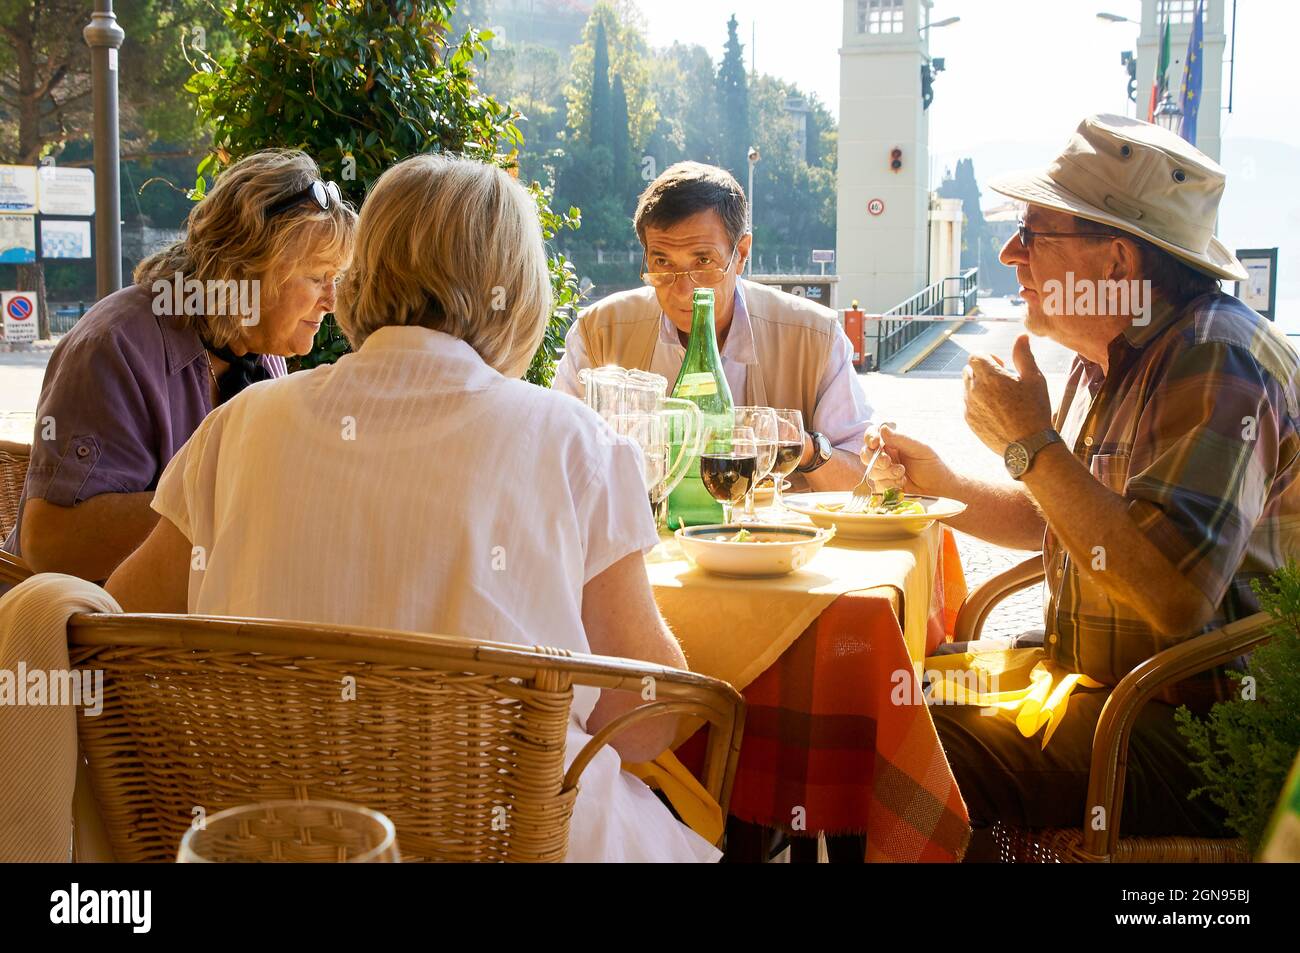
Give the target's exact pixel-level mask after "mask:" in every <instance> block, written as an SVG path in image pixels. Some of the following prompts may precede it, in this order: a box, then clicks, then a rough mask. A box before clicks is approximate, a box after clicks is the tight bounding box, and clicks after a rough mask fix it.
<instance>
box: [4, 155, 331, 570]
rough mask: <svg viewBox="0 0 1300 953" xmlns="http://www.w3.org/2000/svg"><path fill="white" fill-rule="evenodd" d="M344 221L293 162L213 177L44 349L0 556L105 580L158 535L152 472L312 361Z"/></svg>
mask: <svg viewBox="0 0 1300 953" xmlns="http://www.w3.org/2000/svg"><path fill="white" fill-rule="evenodd" d="M355 225H356V214H355V213H354V212H353V211H352V209H351V208H349V207H348V206H347V205H346V203H344V202H343V201H342V199H341V196H340V195H339V191H338V187H337V186H336V185H334V183H332V182H329V183H325V182H322V181H321V180H320V170H319V169H318V168H317V166H316V163H315V162H314V161H312V159H311V158H309V157H308V156H307V155H305V154H304V153H302V152H297V151H288V150H268V151H265V152H258V153H255V154H253V155H250V156H248V157H246V158H244V159H241V160H240V161H239V162H237V163H235V164H234V165H232V166H231V167H230V168H229V169H227V170H226V171H225V172H223V173H222V174H221V175H220V176H219V177H218V179H217V181H216V184H215V185H214V186H213V188H212V191H210V192H209V193H208V194H207V195H206V196H205V197H204V198H203V199H202V201H200V202H199V203H198V204H197V205H195V207H194V208H193V210H192V211H191V212H190V214H189V219H188V222H187V227H186V231H185V235H184V237H182V238H181V239H180V240H179V241H177V242H175V243H174V244H172V245H170V246H168V247H167V248H164V249H162V250H161V251H159V252H157V253H155V254H154V255H152V256H150V257H149V258H147V259H145V260H144V261H142V262H141V263H140V264H139V265H138V266H137V267H136V269H135V274H134V282H133V283H132V284H131V285H130V286H128V287H126V288H123V289H121V290H120V291H116V292H114V293H113V294H111V295H108V296H107V297H105V298H103V299H101V300H100V301H99V302H97V303H96V304H95V306H94V307H93V308H91V309H90V310H89V311H88V312H86V314H85V316H84V317H83V318H82V319H81V320H80V321H78V322H77V324H76V326H75V327H74V328H73V330H72V331H70V332H69V333H68V334H67V335H65V336H64V337H63V339H62V340H61V341H60V342H59V345H58V347H56V348H55V349H54V353H53V355H52V356H51V357H50V363H49V366H48V367H47V368H46V372H45V380H44V384H43V385H42V388H41V397H40V401H39V404H38V405H37V412H36V421H37V423H36V428H35V433H34V435H33V440H32V458H31V465H30V467H29V469H28V474H27V484H26V486H25V488H24V491H23V499H22V501H21V502H20V504H19V513H18V521H17V524H16V525H15V527H14V529H13V532H12V533H11V534H10V535H9V538H8V539H7V540H6V541H5V543H4V546H3V548H4V550H5V551H6V552H9V553H12V554H15V555H20V556H21V557H22V558H23V559H24V560H25V561H26V562H27V563H28V564H29V565H30V566H31V567H32V568H33V569H34V570H36V571H38V572H64V573H68V574H71V575H76V576H80V577H82V578H84V579H90V580H102V579H106V578H108V576H109V574H110V573H111V572H112V571H113V569H114V567H116V566H117V564H118V563H119V562H121V561H122V559H124V558H125V557H126V556H127V555H128V554H129V553H130V552H131V551H132V550H133V549H135V547H136V546H138V545H139V544H140V542H141V541H142V540H143V539H144V538H145V537H146V536H147V535H148V534H149V531H150V530H151V529H152V528H153V525H154V523H155V522H156V521H157V518H158V516H157V514H156V513H155V512H154V511H153V510H152V509H150V506H149V504H150V502H151V501H152V499H153V491H154V489H155V487H156V486H157V483H158V477H159V476H160V475H161V474H162V471H163V469H164V468H165V467H166V466H167V463H168V462H169V461H170V460H171V458H172V456H173V455H174V454H175V452H176V451H177V450H179V449H180V447H181V446H182V445H183V444H184V443H185V441H187V440H188V439H189V437H190V435H191V434H192V433H193V432H194V430H195V428H197V427H198V425H199V423H200V422H202V420H203V418H204V417H206V416H207V415H208V413H209V412H210V411H211V410H212V409H213V408H214V407H216V406H218V405H220V404H222V403H224V402H225V401H227V400H229V399H230V398H231V397H233V396H234V395H235V394H238V393H239V392H240V391H241V390H243V389H244V388H246V387H248V386H249V385H250V384H253V383H256V382H258V381H261V380H268V379H271V378H275V377H283V376H284V374H285V361H284V359H285V358H286V357H289V356H291V355H301V354H306V353H308V352H309V351H310V350H311V347H312V341H313V340H314V338H315V335H316V329H317V328H318V327H320V323H321V321H322V320H323V319H324V317H325V315H326V314H328V313H329V312H331V311H332V310H333V309H334V289H335V284H336V281H337V279H338V277H339V275H340V273H341V272H342V271H343V270H344V268H345V267H346V265H347V263H348V260H349V258H350V256H351V251H352V238H353V231H354V229H355Z"/></svg>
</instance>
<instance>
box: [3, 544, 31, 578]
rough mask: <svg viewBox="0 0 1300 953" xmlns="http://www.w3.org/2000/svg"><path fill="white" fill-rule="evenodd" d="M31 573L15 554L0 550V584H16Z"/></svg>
mask: <svg viewBox="0 0 1300 953" xmlns="http://www.w3.org/2000/svg"><path fill="white" fill-rule="evenodd" d="M31 574H32V571H31V569H30V568H29V567H28V565H27V564H26V563H25V562H23V561H22V560H21V559H19V558H18V557H17V556H11V555H10V554H9V553H6V552H3V551H0V585H5V586H16V585H18V583H20V582H22V581H23V580H24V579H26V578H27V577H28V576H30V575H31Z"/></svg>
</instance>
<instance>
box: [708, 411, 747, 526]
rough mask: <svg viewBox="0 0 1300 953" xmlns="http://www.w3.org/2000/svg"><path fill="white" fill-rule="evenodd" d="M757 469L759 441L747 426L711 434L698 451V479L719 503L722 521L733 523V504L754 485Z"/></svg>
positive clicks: (743, 496) (741, 498) (724, 429)
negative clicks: (699, 452) (702, 448)
mask: <svg viewBox="0 0 1300 953" xmlns="http://www.w3.org/2000/svg"><path fill="white" fill-rule="evenodd" d="M757 472H758V441H757V440H756V439H755V438H754V431H753V430H752V429H750V428H749V427H730V428H723V429H722V430H721V431H719V432H717V433H715V434H712V435H711V436H710V438H709V439H708V440H707V441H706V442H705V445H704V450H703V452H702V453H701V454H700V480H701V482H703V484H704V488H705V489H706V490H708V491H709V495H710V496H711V497H713V498H714V499H715V500H717V501H718V502H719V503H721V504H722V521H723V522H724V523H731V522H732V511H733V510H734V508H735V505H736V504H737V503H739V502H740V501H741V500H743V499H744V498H745V495H746V494H747V493H749V491H750V490H751V489H752V488H753V486H754V483H755V474H756V473H757Z"/></svg>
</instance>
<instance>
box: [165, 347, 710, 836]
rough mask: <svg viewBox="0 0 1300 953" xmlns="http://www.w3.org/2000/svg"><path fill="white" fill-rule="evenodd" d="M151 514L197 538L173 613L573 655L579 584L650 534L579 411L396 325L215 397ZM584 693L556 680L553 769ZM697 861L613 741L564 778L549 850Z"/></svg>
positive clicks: (590, 420)
mask: <svg viewBox="0 0 1300 953" xmlns="http://www.w3.org/2000/svg"><path fill="white" fill-rule="evenodd" d="M153 507H154V509H155V510H157V511H158V512H159V513H160V514H162V515H163V516H165V517H166V518H167V519H169V520H171V522H173V523H174V524H175V525H176V527H177V528H178V529H179V530H180V531H181V533H183V534H184V535H185V537H186V538H187V539H189V540H190V542H191V543H192V544H193V545H194V546H199V547H203V553H204V555H205V559H206V566H205V567H204V568H202V569H194V568H193V566H192V568H191V572H190V579H189V611H190V612H193V613H200V614H213V615H237V616H252V617H262V618H281V619H293V620H300V621H311V622H322V623H327V624H335V625H355V626H371V627H379V628H391V629H400V630H404V631H410V632H437V633H449V634H455V635H464V636H469V637H474V638H482V639H490V640H493V641H497V642H510V643H515V644H521V645H551V646H557V647H560V648H565V649H569V650H571V651H574V652H590V651H591V649H590V646H589V645H588V643H587V636H586V632H585V631H584V629H583V625H582V590H583V587H584V586H585V585H586V583H587V582H589V581H590V580H591V579H592V578H594V577H595V576H597V575H599V574H600V573H601V572H603V571H604V570H605V569H607V568H609V567H610V566H611V565H613V564H614V563H616V562H618V561H619V560H620V559H623V558H624V557H626V556H628V555H629V554H631V553H636V552H641V553H644V552H648V551H649V550H650V549H651V548H653V547H654V545H655V544H656V543H657V542H658V535H657V534H656V532H655V527H654V523H653V520H652V519H651V517H650V513H649V507H648V505H647V502H646V494H645V487H644V483H643V478H642V471H641V459H640V451H639V449H638V448H637V447H636V446H635V445H633V444H632V443H630V442H628V441H626V440H625V439H623V438H620V437H617V436H616V435H614V434H613V433H612V432H611V431H610V430H609V429H608V428H607V427H606V426H605V424H604V423H603V422H602V421H601V420H600V418H599V417H598V416H597V415H596V414H595V413H594V412H592V411H591V410H589V409H588V408H587V407H586V406H585V405H584V404H583V403H582V402H580V401H578V400H575V399H574V398H572V397H568V396H566V395H563V394H557V393H553V392H550V391H547V390H543V389H542V388H539V387H535V386H533V385H531V384H528V383H526V382H523V381H519V380H511V379H508V378H506V377H504V376H502V375H501V374H499V373H497V372H496V371H495V370H493V369H492V368H491V367H489V366H488V365H487V364H486V363H484V361H483V360H482V358H480V357H479V355H478V354H477V352H475V351H474V349H473V348H472V347H470V346H469V345H468V344H466V343H465V342H464V341H461V340H459V339H458V338H454V337H451V336H449V335H446V334H441V333H439V332H437V331H431V330H428V329H425V328H416V327H385V328H381V329H380V330H378V331H376V332H375V333H373V334H372V335H371V336H370V337H369V338H368V339H367V340H366V342H365V344H364V345H363V346H362V348H361V349H360V350H359V351H358V352H357V353H355V354H349V355H347V356H345V357H344V358H343V359H342V360H340V361H339V362H338V363H337V364H335V365H333V366H329V367H321V368H318V369H316V370H313V371H310V372H306V373H300V374H295V375H292V376H291V377H288V378H285V379H282V380H278V381H267V382H264V383H261V384H257V385H254V386H253V387H250V388H249V389H248V390H246V391H245V392H244V393H242V394H241V395H240V396H239V397H237V398H236V399H234V400H232V401H230V402H229V403H228V404H225V405H224V406H222V407H220V408H218V409H217V410H216V411H214V412H213V413H212V414H211V415H210V416H209V417H208V418H207V419H206V420H205V421H204V422H203V424H202V425H201V426H200V427H199V428H198V430H196V431H195V433H194V435H193V436H192V437H191V438H190V441H189V442H188V443H187V444H186V445H185V446H184V447H183V448H182V449H181V450H180V452H179V453H177V455H176V456H175V457H174V458H173V460H172V461H171V463H170V464H169V465H168V467H167V469H166V471H165V472H164V473H163V475H162V478H161V480H160V481H159V484H158V491H157V494H156V495H155V498H154V503H153ZM598 696H599V691H598V690H597V689H594V688H576V689H575V690H574V702H573V714H574V722H573V725H572V726H571V728H570V732H569V738H568V747H567V753H566V762H569V761H572V759H573V758H574V757H575V756H576V755H577V753H578V751H579V750H581V748H582V746H583V745H584V744H585V743H586V741H587V739H588V737H589V735H587V734H586V732H585V731H584V726H585V724H586V720H587V717H588V715H590V713H591V710H592V708H593V707H594V706H595V704H596V700H597V698H598ZM718 856H719V855H718V852H717V851H716V850H715V849H714V848H713V846H712V845H710V844H708V843H707V842H706V841H705V840H704V839H703V838H701V837H699V836H698V835H697V834H695V833H694V832H693V831H691V830H690V829H689V828H687V827H686V826H685V825H683V824H681V823H680V822H678V821H677V820H676V819H675V818H674V817H673V816H672V814H671V813H670V812H669V811H668V810H667V808H665V807H664V806H663V805H662V804H661V803H660V802H659V800H658V799H657V798H656V797H655V796H654V795H653V794H652V793H651V792H650V789H649V788H647V787H646V786H645V785H644V784H643V783H642V782H641V781H639V780H638V779H636V778H634V777H632V776H631V775H629V774H627V773H626V772H624V771H622V769H621V764H620V761H619V758H618V754H617V753H616V752H615V751H614V750H613V749H612V748H608V747H606V748H605V749H603V750H602V751H601V753H600V754H599V755H598V756H597V757H596V758H595V759H594V760H593V761H592V763H591V764H590V765H589V766H588V768H587V769H586V771H585V772H584V773H583V776H582V783H581V789H580V792H579V795H578V799H577V802H576V805H575V807H574V816H573V822H572V825H571V829H570V843H569V854H568V860H570V861H657V860H659V861H689V860H716V859H717V858H718Z"/></svg>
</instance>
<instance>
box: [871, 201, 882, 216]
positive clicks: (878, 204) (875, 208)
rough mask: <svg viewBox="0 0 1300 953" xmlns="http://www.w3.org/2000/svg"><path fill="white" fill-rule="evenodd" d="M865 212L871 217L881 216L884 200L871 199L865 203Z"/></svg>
mask: <svg viewBox="0 0 1300 953" xmlns="http://www.w3.org/2000/svg"><path fill="white" fill-rule="evenodd" d="M867 211H868V212H870V213H871V214H872V215H882V214H884V211H885V200H884V199H872V200H871V201H870V202H868V203H867Z"/></svg>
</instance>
